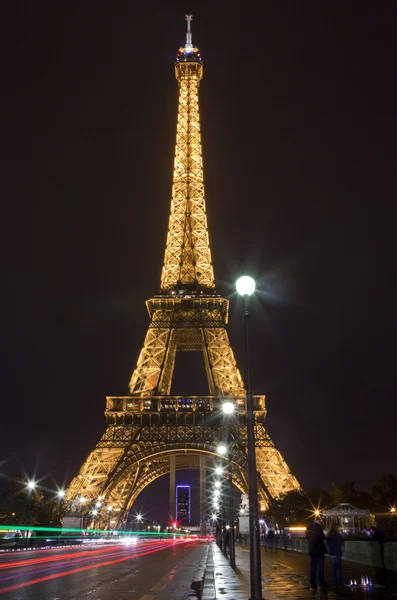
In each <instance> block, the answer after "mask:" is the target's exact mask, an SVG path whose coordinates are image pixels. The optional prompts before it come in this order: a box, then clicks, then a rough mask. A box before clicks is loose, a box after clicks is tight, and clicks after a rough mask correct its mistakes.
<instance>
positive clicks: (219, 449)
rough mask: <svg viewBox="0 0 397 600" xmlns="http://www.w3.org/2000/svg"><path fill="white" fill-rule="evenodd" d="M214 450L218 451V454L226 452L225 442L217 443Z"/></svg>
mask: <svg viewBox="0 0 397 600" xmlns="http://www.w3.org/2000/svg"><path fill="white" fill-rule="evenodd" d="M216 451H217V452H218V454H222V455H224V454H226V452H227V448H226V446H225V444H219V445H218V447H217V449H216Z"/></svg>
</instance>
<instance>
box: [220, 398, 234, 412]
mask: <svg viewBox="0 0 397 600" xmlns="http://www.w3.org/2000/svg"><path fill="white" fill-rule="evenodd" d="M222 410H223V412H224V413H225V415H231V414H232V413H233V412H234V404H233V402H230V401H227V402H224V403H223V404H222Z"/></svg>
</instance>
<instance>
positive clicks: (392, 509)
mask: <svg viewBox="0 0 397 600" xmlns="http://www.w3.org/2000/svg"><path fill="white" fill-rule="evenodd" d="M390 516H391V525H392V527H391V529H392V532H393V533H392V535H393V537H394V536H395V535H396V523H395V518H396V517H397V509H396V507H395V506H391V507H390Z"/></svg>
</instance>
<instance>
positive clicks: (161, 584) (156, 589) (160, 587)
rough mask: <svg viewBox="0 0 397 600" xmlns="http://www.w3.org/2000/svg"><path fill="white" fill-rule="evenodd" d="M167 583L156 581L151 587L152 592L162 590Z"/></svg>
mask: <svg viewBox="0 0 397 600" xmlns="http://www.w3.org/2000/svg"><path fill="white" fill-rule="evenodd" d="M166 585H167V584H166V583H156V585H154V586H153V587H151V588H150V591H151V592H161V590H163V589H164V588H165V586H166Z"/></svg>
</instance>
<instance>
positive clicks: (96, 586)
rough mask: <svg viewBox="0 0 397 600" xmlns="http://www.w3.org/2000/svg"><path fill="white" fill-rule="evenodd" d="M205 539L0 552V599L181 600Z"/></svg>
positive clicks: (194, 569)
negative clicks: (160, 599) (202, 541)
mask: <svg viewBox="0 0 397 600" xmlns="http://www.w3.org/2000/svg"><path fill="white" fill-rule="evenodd" d="M205 550H206V544H200V543H198V542H197V541H195V542H193V541H180V540H153V541H152V540H148V541H143V540H142V541H141V540H140V541H139V542H137V543H133V544H130V545H125V544H114V543H112V544H103V545H89V546H88V545H87V546H80V547H73V548H70V547H69V548H62V549H60V548H57V549H50V550H33V551H24V552H13V553H6V554H0V598H1V600H2V599H3V598H4V600H80V599H85V598H89V599H90V600H125V599H127V598H128V599H130V600H154V599H155V598H156V596H160V595H161V598H162V600H167V598H169V599H170V600H171V599H172V600H182V599H183V598H186V597H187V595H188V593H189V591H190V583H191V582H192V580H193V578H194V573H195V571H196V569H197V565H198V564H199V562H200V560H201V557H202V555H203V554H204V552H205Z"/></svg>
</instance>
